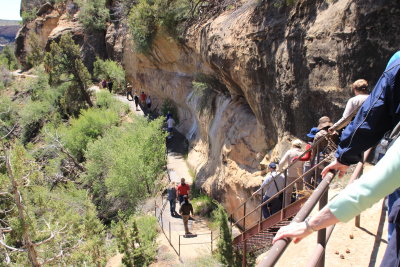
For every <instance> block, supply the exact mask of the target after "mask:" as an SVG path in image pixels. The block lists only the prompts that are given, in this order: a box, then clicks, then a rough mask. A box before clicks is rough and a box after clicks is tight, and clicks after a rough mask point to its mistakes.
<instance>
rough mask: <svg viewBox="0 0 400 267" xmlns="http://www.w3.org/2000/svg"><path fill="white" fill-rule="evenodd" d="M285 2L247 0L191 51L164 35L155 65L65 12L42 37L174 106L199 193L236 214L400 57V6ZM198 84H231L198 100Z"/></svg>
mask: <svg viewBox="0 0 400 267" xmlns="http://www.w3.org/2000/svg"><path fill="white" fill-rule="evenodd" d="M282 2H283V1H259V0H249V1H242V2H241V3H240V2H239V1H237V2H236V3H237V5H236V6H231V5H227V6H226V8H222V9H223V10H225V11H222V12H219V13H218V14H217V15H214V14H213V15H212V16H210V17H211V18H209V19H207V20H206V21H204V20H203V21H201V20H199V21H201V22H198V23H196V24H194V25H192V26H191V27H190V28H189V29H188V30H187V34H186V36H185V40H184V41H181V42H178V41H176V40H174V39H173V38H172V37H170V36H167V35H166V34H164V33H163V32H162V31H159V33H158V35H157V36H156V38H155V41H154V46H153V49H152V50H151V52H150V53H149V54H146V55H144V54H140V53H137V52H135V48H134V43H133V41H132V40H131V37H130V35H129V30H128V28H127V27H126V25H121V24H110V25H109V26H108V28H107V32H106V33H105V34H103V35H101V34H99V35H96V36H91V35H88V34H87V33H85V32H83V30H82V28H80V26H79V25H78V24H77V22H76V21H73V20H71V19H70V18H69V17H66V16H65V15H62V14H60V16H58V17H57V16H55V17H57V18H56V19H54V20H52V19H51V18H50V17H48V16H51V14H53V12H55V11H53V12H52V13H50V14H47V15H46V17H44V18H43V19H44V22H43V25H44V26H42V28H41V29H42V32H43V33H42V34H41V35H43V36H46V35H47V37H43V38H45V39H46V38H47V41H48V40H51V39H55V38H57V36H59V35H61V34H63V33H64V32H73V33H74V35H75V36H76V40H77V41H78V42H79V43H80V44H81V45H82V46H83V49H82V50H83V53H84V55H85V58H89V59H92V58H93V55H94V54H96V53H98V54H100V55H102V56H108V57H110V58H113V59H116V60H120V61H121V63H122V64H123V66H124V67H125V69H126V73H127V76H128V79H129V80H130V81H131V82H132V84H133V85H134V87H135V89H137V90H138V91H142V90H143V91H145V92H146V93H147V94H150V95H151V96H152V97H153V102H154V106H156V107H158V108H159V107H160V106H161V103H162V102H163V101H164V100H165V99H171V100H172V101H173V102H174V103H175V104H176V106H177V108H178V111H179V121H180V123H179V125H178V129H179V130H181V131H182V132H183V133H184V134H185V135H186V136H187V138H188V140H189V141H190V147H191V150H190V153H189V155H188V162H189V164H190V165H191V166H192V167H193V169H194V170H195V171H196V173H197V181H196V183H197V184H198V185H199V186H202V187H203V188H204V189H205V190H206V191H207V192H208V193H210V194H211V195H212V196H213V197H215V198H217V199H218V200H220V201H221V202H223V203H224V205H225V206H226V207H227V209H228V211H233V210H234V209H235V207H237V206H238V205H239V204H240V203H241V202H242V201H243V200H244V199H246V198H247V197H249V196H250V194H251V193H252V191H253V190H255V188H256V187H257V186H258V185H259V184H260V182H261V180H262V177H261V176H260V175H259V163H260V162H261V161H262V160H263V158H264V156H265V155H267V159H266V160H267V161H268V159H270V158H275V157H279V156H281V155H282V154H283V153H284V152H285V150H286V149H287V148H288V143H289V142H288V141H289V139H290V138H291V137H293V136H297V137H300V138H302V137H304V136H305V134H306V133H307V132H308V130H309V129H310V127H312V126H315V125H316V124H317V120H318V118H319V117H321V116H322V115H329V116H330V117H331V118H332V119H333V120H336V119H338V118H339V117H340V115H341V112H342V110H343V108H344V105H345V103H346V100H347V99H348V98H349V97H350V93H351V92H350V90H349V85H350V84H351V83H352V82H353V81H354V80H356V79H359V78H365V79H367V80H368V81H369V82H370V84H372V86H373V84H374V83H375V82H376V81H377V79H378V77H379V76H380V74H381V73H382V71H383V70H384V67H385V65H386V62H387V60H388V59H389V58H390V56H391V54H392V53H393V52H395V51H396V50H397V49H398V48H399V46H398V44H399V43H400V42H399V41H400V40H399V39H400V38H399V33H400V28H399V27H397V22H398V21H399V19H400V7H399V5H398V3H397V2H396V1H389V0H383V1H373V0H365V1H359V0H334V1H324V0H299V1H296V3H295V4H293V5H289V6H287V5H285V4H282ZM63 16H64V17H63ZM35 23H37V22H35ZM36 25H37V24H36ZM47 25H49V26H47ZM28 26H29V25H28ZM25 27H26V26H25ZM29 27H30V26H29ZM29 27H28V28H29ZM32 28H35V29H37V28H38V27H37V26H34V27H32ZM39 28H40V27H39ZM45 29H46V30H45ZM50 29H51V30H50ZM24 31H28V30H24V29H23V30H22V32H24ZM47 32H49V33H48V34H47ZM82 40H83V41H82ZM93 42H94V43H95V44H96V46H93V47H92V46H91V45H89V44H93ZM46 43H47V42H46ZM85 44H88V45H86V46H85ZM87 63H88V64H90V60H87ZM199 74H202V75H206V76H207V77H214V78H217V79H218V80H219V83H220V85H221V86H220V87H218V88H212V89H211V90H207V91H206V92H202V91H200V92H199V91H198V90H195V89H194V88H193V85H192V82H193V80H195V79H196V77H197V76H198V75H199ZM221 88H222V89H221ZM256 204H257V203H256V201H255V203H254V205H256ZM237 216H239V215H237Z"/></svg>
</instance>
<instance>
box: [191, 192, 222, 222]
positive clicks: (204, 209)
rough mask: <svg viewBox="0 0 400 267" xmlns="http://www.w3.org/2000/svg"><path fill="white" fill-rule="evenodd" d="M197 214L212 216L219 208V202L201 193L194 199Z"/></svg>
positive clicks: (193, 203)
mask: <svg viewBox="0 0 400 267" xmlns="http://www.w3.org/2000/svg"><path fill="white" fill-rule="evenodd" d="M192 205H193V210H194V214H195V215H200V216H206V217H210V216H211V215H212V212H213V211H214V210H215V209H216V208H217V204H216V203H215V202H214V201H213V199H212V198H210V197H209V196H207V195H201V196H199V197H196V198H193V199H192Z"/></svg>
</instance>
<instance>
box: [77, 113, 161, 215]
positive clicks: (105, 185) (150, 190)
mask: <svg viewBox="0 0 400 267" xmlns="http://www.w3.org/2000/svg"><path fill="white" fill-rule="evenodd" d="M134 120H135V121H134V123H133V124H131V123H129V124H128V123H126V124H124V125H123V126H121V127H118V128H117V127H114V128H112V129H111V130H109V131H108V132H107V133H106V135H105V136H104V137H103V138H101V139H98V140H96V141H94V142H91V143H90V144H89V145H88V148H87V151H86V153H85V157H86V159H87V161H86V163H85V167H86V169H87V172H86V175H85V176H84V177H82V179H83V182H84V184H86V185H87V186H88V187H90V188H91V190H92V192H93V195H94V201H95V202H96V203H102V205H101V210H100V214H101V216H104V217H109V216H112V215H113V216H115V214H116V212H117V211H118V210H119V209H121V210H123V211H124V212H126V213H128V214H132V213H133V212H134V211H135V209H136V205H137V203H138V201H139V200H141V199H144V198H145V197H146V196H149V195H152V194H154V193H155V192H156V191H157V190H159V189H157V187H158V186H157V185H158V183H157V180H158V178H159V177H160V176H161V175H162V174H163V172H164V168H165V165H166V160H165V150H166V148H165V137H166V135H165V133H164V132H163V131H162V129H161V125H162V120H161V119H157V120H154V121H151V122H149V121H147V120H146V119H145V118H142V117H136V118H135V119H134ZM98 206H99V205H98Z"/></svg>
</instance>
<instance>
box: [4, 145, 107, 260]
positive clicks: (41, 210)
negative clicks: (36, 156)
mask: <svg viewBox="0 0 400 267" xmlns="http://www.w3.org/2000/svg"><path fill="white" fill-rule="evenodd" d="M3 152H4V151H3ZM5 157H6V160H7V159H9V160H10V164H7V166H8V167H7V172H6V173H5V172H2V173H0V181H1V183H0V190H1V191H2V192H8V193H7V194H2V195H1V196H0V205H1V208H2V209H4V210H9V211H10V212H9V213H7V214H4V213H3V214H1V215H0V218H1V223H2V227H7V228H8V229H9V230H8V231H6V232H3V236H4V239H3V240H4V241H5V242H6V243H7V244H8V245H9V246H11V247H14V248H17V249H20V248H21V247H22V246H23V245H24V246H25V248H26V249H24V250H22V251H18V252H17V251H14V252H13V253H9V254H8V255H9V257H10V261H11V264H12V265H15V266H28V265H33V263H34V262H37V263H39V264H43V265H44V264H46V263H47V264H54V265H63V266H64V265H84V264H88V263H90V264H93V265H102V264H104V263H105V259H106V256H107V255H106V251H105V246H104V241H105V233H104V227H103V226H102V225H101V223H100V221H99V220H98V219H97V218H96V213H95V209H94V206H93V204H91V203H90V201H89V199H88V198H87V195H86V192H84V191H82V190H78V189H76V188H75V187H74V186H73V185H71V184H66V185H65V186H63V187H56V188H53V190H50V189H49V188H48V187H47V186H46V184H45V183H44V181H43V176H42V174H41V172H40V171H39V170H40V166H38V165H37V164H36V163H35V162H34V161H33V160H32V158H31V156H30V155H29V154H28V153H27V152H26V151H25V150H24V148H23V147H22V146H21V145H12V146H11V149H10V151H8V152H7V154H5ZM7 161H8V160H7ZM17 196H18V197H17ZM16 200H18V201H16ZM32 252H36V253H32ZM60 253H62V256H63V257H59V256H57V255H59V254H60ZM28 254H29V257H28ZM29 263H31V264H29Z"/></svg>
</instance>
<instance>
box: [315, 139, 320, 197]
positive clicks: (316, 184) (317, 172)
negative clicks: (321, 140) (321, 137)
mask: <svg viewBox="0 0 400 267" xmlns="http://www.w3.org/2000/svg"><path fill="white" fill-rule="evenodd" d="M314 156H315V157H316V158H315V161H316V162H317V163H316V164H318V163H319V144H318V145H317V149H316V153H315V155H314ZM318 169H319V167H318V168H315V171H314V189H315V188H317V186H318V178H319V177H318V176H319V171H318Z"/></svg>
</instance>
